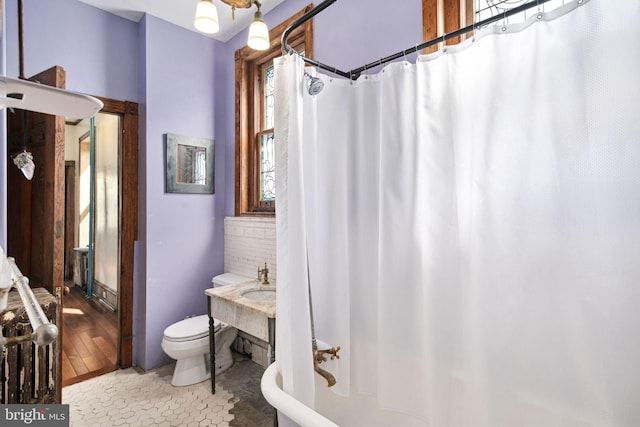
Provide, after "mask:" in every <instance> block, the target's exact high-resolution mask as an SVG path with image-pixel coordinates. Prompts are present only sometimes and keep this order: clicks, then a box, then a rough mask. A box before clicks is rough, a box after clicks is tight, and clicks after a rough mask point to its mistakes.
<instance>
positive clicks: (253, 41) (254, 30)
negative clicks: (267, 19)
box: [247, 12, 270, 50]
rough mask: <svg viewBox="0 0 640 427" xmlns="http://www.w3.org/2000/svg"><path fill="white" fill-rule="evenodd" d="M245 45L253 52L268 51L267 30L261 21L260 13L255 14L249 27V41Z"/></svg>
mask: <svg viewBox="0 0 640 427" xmlns="http://www.w3.org/2000/svg"><path fill="white" fill-rule="evenodd" d="M247 45H248V46H249V47H250V48H251V49H255V50H267V49H269V46H270V43H269V29H268V28H267V24H265V23H264V20H263V19H262V13H260V12H256V14H255V17H254V19H253V22H252V23H251V26H250V27H249V40H248V41H247Z"/></svg>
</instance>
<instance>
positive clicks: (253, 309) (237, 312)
mask: <svg viewBox="0 0 640 427" xmlns="http://www.w3.org/2000/svg"><path fill="white" fill-rule="evenodd" d="M205 294H206V295H207V298H208V303H209V304H208V305H209V317H210V318H211V319H213V318H216V319H220V321H222V322H224V323H227V324H229V325H231V326H233V327H234V328H237V329H239V330H241V331H244V332H246V333H248V334H249V335H253V336H254V337H257V338H259V339H261V340H263V341H265V342H267V343H268V344H269V347H268V350H267V351H268V362H269V363H271V362H273V361H274V360H275V342H276V286H275V284H271V285H265V284H264V283H260V282H259V281H257V280H250V281H248V282H245V283H238V284H235V285H227V286H221V287H218V288H210V289H207V290H205ZM211 325H213V323H211V322H210V327H212V326H211ZM209 340H210V348H211V349H214V348H215V334H214V333H210V334H209ZM210 354H211V355H212V357H211V359H212V360H211V363H213V362H214V358H215V353H214V352H213V350H211V352H210ZM212 366H214V365H212ZM211 372H212V375H211V391H212V392H214V390H215V369H212V371H211Z"/></svg>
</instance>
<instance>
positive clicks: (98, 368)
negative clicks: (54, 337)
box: [61, 282, 118, 387]
mask: <svg viewBox="0 0 640 427" xmlns="http://www.w3.org/2000/svg"><path fill="white" fill-rule="evenodd" d="M66 284H67V286H69V289H70V290H71V292H69V294H68V295H66V296H65V298H64V311H63V313H64V335H63V342H62V352H61V357H62V386H63V387H64V386H66V385H70V384H75V383H77V382H80V381H84V380H86V379H89V378H93V377H95V376H98V375H102V374H104V373H106V372H111V371H115V370H116V369H117V365H116V362H117V358H116V357H117V356H116V355H117V342H118V329H117V317H116V313H115V312H113V311H111V310H109V309H108V308H107V307H105V306H103V305H102V304H101V303H100V302H99V301H97V300H94V299H91V300H88V299H87V298H86V296H85V294H84V292H83V291H82V290H81V289H80V288H79V287H78V286H74V285H73V283H70V282H68V283H66Z"/></svg>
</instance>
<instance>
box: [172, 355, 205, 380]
mask: <svg viewBox="0 0 640 427" xmlns="http://www.w3.org/2000/svg"><path fill="white" fill-rule="evenodd" d="M203 359H204V360H203ZM210 377H211V372H210V371H209V353H207V354H199V355H197V356H194V357H187V358H185V359H179V360H178V361H177V362H176V367H175V370H174V371H173V377H172V378H171V385H173V386H176V387H184V386H188V385H193V384H197V383H199V382H202V381H204V380H207V379H209V378H210Z"/></svg>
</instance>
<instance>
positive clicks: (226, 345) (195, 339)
mask: <svg viewBox="0 0 640 427" xmlns="http://www.w3.org/2000/svg"><path fill="white" fill-rule="evenodd" d="M250 280H251V279H250V278H248V277H244V276H239V275H237V274H232V273H225V274H221V275H219V276H216V277H214V278H213V279H212V280H211V281H212V283H213V286H214V287H217V286H225V285H231V284H235V283H244V282H247V281H250ZM214 314H215V313H214ZM214 331H215V334H216V335H215V344H216V348H215V352H216V375H218V374H219V373H222V372H224V371H225V370H227V369H229V368H230V367H231V365H233V356H232V354H231V344H233V341H234V340H235V338H236V335H237V333H238V331H237V329H236V328H233V327H231V326H229V325H227V324H225V323H222V322H220V321H219V320H218V319H214ZM162 350H164V352H165V353H166V354H167V355H168V356H169V357H171V358H173V359H175V360H176V367H175V370H174V371H173V378H172V379H171V385H174V386H187V385H192V384H196V383H199V382H201V381H204V380H206V379H207V378H209V377H210V376H211V372H210V368H209V366H210V360H209V316H208V315H206V314H203V315H201V316H195V317H189V318H187V319H184V320H181V321H179V322H176V323H174V324H173V325H171V326H169V327H167V328H166V329H165V330H164V336H163V338H162Z"/></svg>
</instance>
